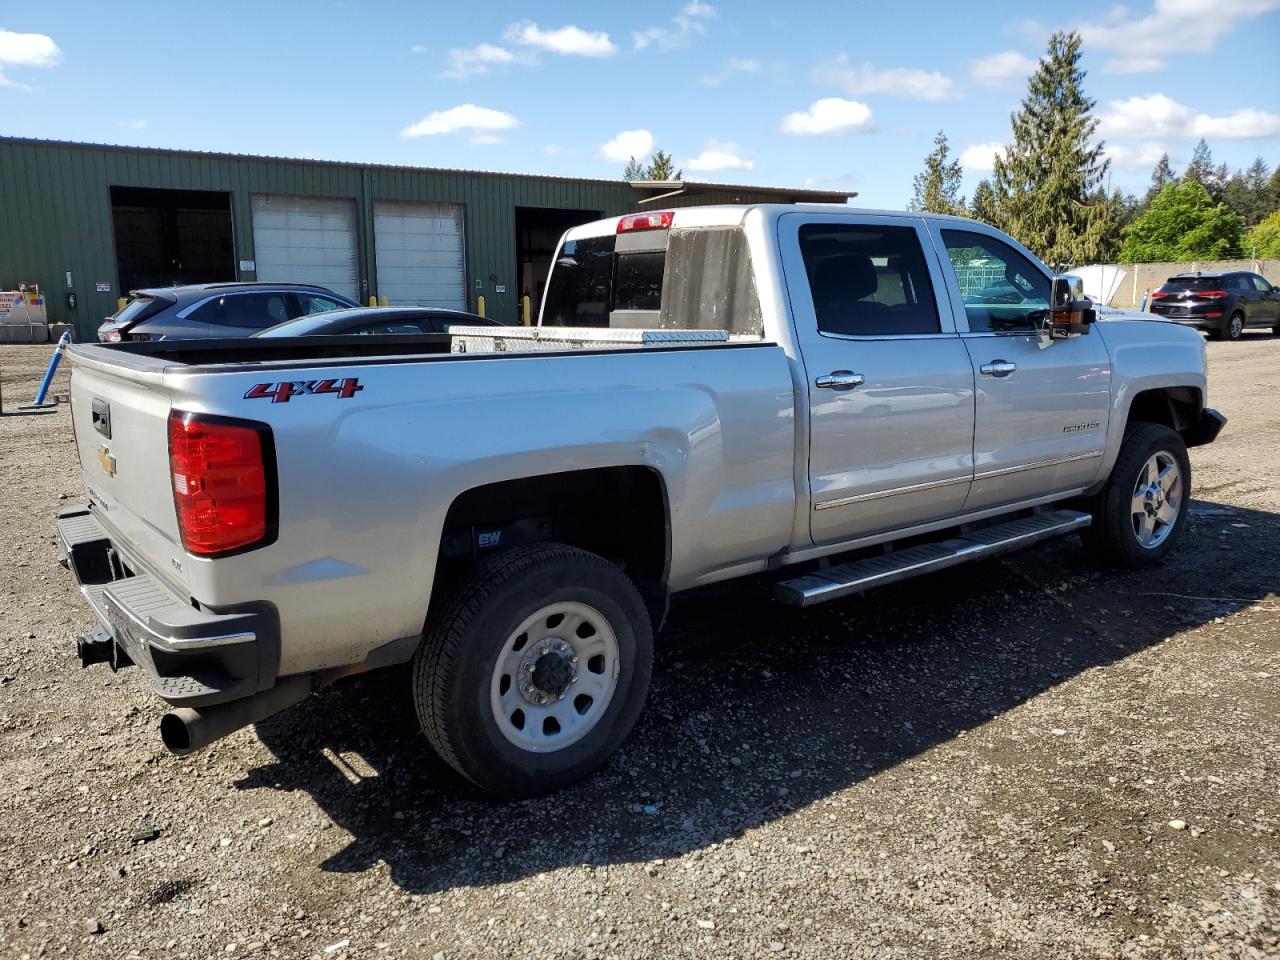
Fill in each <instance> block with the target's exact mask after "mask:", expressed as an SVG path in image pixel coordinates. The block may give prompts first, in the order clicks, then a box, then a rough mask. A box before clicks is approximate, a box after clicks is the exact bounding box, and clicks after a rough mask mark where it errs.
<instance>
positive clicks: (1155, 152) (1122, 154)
mask: <svg viewBox="0 0 1280 960" xmlns="http://www.w3.org/2000/svg"><path fill="white" fill-rule="evenodd" d="M1168 152H1169V150H1168V148H1167V147H1166V146H1165V145H1164V144H1162V143H1154V142H1151V143H1139V144H1136V145H1134V146H1125V145H1123V144H1119V143H1109V144H1107V146H1106V153H1107V159H1109V160H1110V161H1111V163H1112V165H1113V166H1115V167H1119V168H1120V169H1121V170H1150V169H1152V168H1153V167H1155V165H1156V164H1157V163H1159V162H1160V157H1161V156H1163V155H1164V154H1166V153H1168Z"/></svg>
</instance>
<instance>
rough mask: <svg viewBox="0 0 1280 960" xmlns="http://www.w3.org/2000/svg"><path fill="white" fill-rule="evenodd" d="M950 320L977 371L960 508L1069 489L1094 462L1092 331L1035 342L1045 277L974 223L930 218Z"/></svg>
mask: <svg viewBox="0 0 1280 960" xmlns="http://www.w3.org/2000/svg"><path fill="white" fill-rule="evenodd" d="M931 230H932V232H933V234H934V238H935V243H936V245H937V248H938V250H940V251H943V252H944V254H945V256H946V257H947V259H948V261H949V264H950V266H951V269H950V270H949V271H947V283H948V285H949V288H950V290H951V302H952V303H953V304H954V305H955V308H954V309H955V323H956V326H957V328H958V329H959V330H960V331H961V333H960V337H961V339H962V340H963V342H964V345H965V347H966V348H967V349H968V352H969V356H970V358H971V359H972V361H973V367H974V370H975V371H976V373H977V377H976V378H975V383H976V400H977V403H976V416H975V421H974V433H973V457H974V479H973V487H972V489H971V490H970V492H969V497H968V499H967V500H966V501H965V505H964V507H965V510H966V511H968V510H980V509H983V508H985V507H992V506H999V505H1002V504H1011V503H1015V502H1018V501H1023V500H1028V499H1032V498H1036V497H1041V496H1045V495H1049V494H1055V493H1060V492H1064V491H1071V490H1076V489H1079V488H1081V487H1085V486H1087V485H1089V484H1090V483H1092V482H1093V480H1094V478H1095V477H1096V476H1097V473H1098V468H1099V466H1100V465H1101V463H1102V453H1103V446H1104V444H1105V442H1106V436H1107V414H1108V410H1109V408H1110V400H1111V363H1110V357H1109V355H1108V353H1107V349H1106V344H1105V343H1104V342H1103V339H1102V336H1101V335H1099V334H1097V333H1093V332H1091V333H1087V334H1085V335H1083V336H1080V337H1076V338H1074V339H1071V340H1056V341H1053V342H1052V343H1050V344H1049V345H1048V346H1044V345H1043V344H1042V341H1041V338H1040V334H1039V332H1038V328H1037V324H1038V322H1041V321H1043V319H1044V315H1045V313H1046V311H1047V310H1048V309H1049V297H1050V291H1051V288H1052V278H1051V277H1050V275H1049V273H1048V272H1047V271H1046V270H1045V269H1044V268H1043V267H1042V266H1041V265H1040V264H1039V262H1038V261H1036V260H1034V259H1033V258H1032V257H1031V256H1030V255H1029V254H1027V253H1026V252H1024V251H1022V250H1019V249H1017V248H1016V247H1014V246H1013V245H1012V244H1011V243H1010V242H1009V241H1008V239H1007V238H1006V237H1004V236H1003V235H1002V234H998V233H997V232H996V231H994V230H991V229H989V228H987V227H984V226H982V225H981V224H967V225H965V226H964V227H963V228H953V227H951V226H950V225H948V224H946V223H945V222H941V221H933V222H932V225H931Z"/></svg>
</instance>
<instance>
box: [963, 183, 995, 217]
mask: <svg viewBox="0 0 1280 960" xmlns="http://www.w3.org/2000/svg"><path fill="white" fill-rule="evenodd" d="M969 215H970V216H971V217H973V219H975V220H981V221H982V222H983V223H989V224H991V226H993V227H999V226H1000V211H999V210H998V209H996V191H995V188H994V187H992V186H991V181H990V180H988V179H987V178H986V177H984V178H983V179H982V180H980V181H978V185H977V186H976V187H974V188H973V205H972V206H971V207H970V208H969Z"/></svg>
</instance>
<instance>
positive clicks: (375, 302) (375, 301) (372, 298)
mask: <svg viewBox="0 0 1280 960" xmlns="http://www.w3.org/2000/svg"><path fill="white" fill-rule="evenodd" d="M377 305H378V298H377V297H375V296H374V295H373V294H369V306H371V307H376V306H377Z"/></svg>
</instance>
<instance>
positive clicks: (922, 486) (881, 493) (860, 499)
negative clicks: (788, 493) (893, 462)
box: [813, 474, 973, 510]
mask: <svg viewBox="0 0 1280 960" xmlns="http://www.w3.org/2000/svg"><path fill="white" fill-rule="evenodd" d="M972 479H973V477H972V476H970V475H967V474H966V475H965V476H963V477H948V478H947V479H946V480H930V481H928V482H927V483H913V484H910V485H909V486H906V487H893V488H892V489H889V490H876V491H875V492H873V493H859V494H857V495H855V496H852V497H840V498H838V499H836V500H820V501H819V502H817V503H815V504H814V505H813V509H815V510H830V509H831V508H832V507H844V506H848V505H849V504H851V503H864V502H866V501H867V500H882V499H884V498H885V497H896V496H898V494H900V493H919V492H920V491H922V490H935V489H937V488H938V487H949V486H951V485H952V484H956V483H968V482H969V481H971V480H972Z"/></svg>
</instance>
